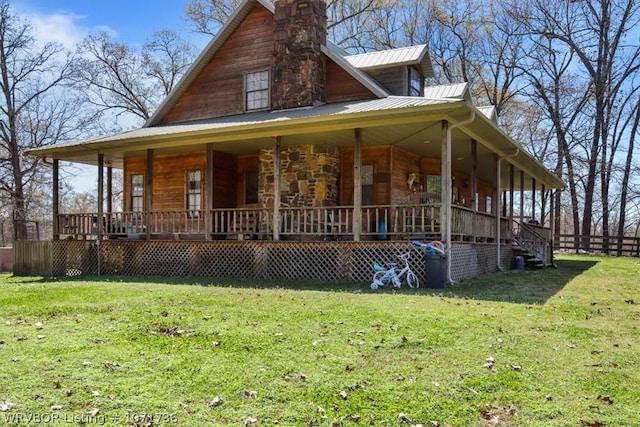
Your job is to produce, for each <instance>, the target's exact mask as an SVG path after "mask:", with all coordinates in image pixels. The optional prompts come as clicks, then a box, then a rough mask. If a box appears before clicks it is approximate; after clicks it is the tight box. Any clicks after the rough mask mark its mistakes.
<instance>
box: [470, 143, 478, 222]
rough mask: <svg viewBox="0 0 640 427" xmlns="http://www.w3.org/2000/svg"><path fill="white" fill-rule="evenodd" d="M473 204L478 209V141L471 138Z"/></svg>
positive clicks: (474, 208)
mask: <svg viewBox="0 0 640 427" xmlns="http://www.w3.org/2000/svg"><path fill="white" fill-rule="evenodd" d="M471 161H472V168H471V205H472V208H473V210H474V211H475V212H477V211H478V200H477V199H476V197H477V195H478V141H476V140H475V139H472V140H471Z"/></svg>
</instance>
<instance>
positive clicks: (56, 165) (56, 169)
mask: <svg viewBox="0 0 640 427" xmlns="http://www.w3.org/2000/svg"><path fill="white" fill-rule="evenodd" d="M52 203H53V206H52V208H53V240H59V239H60V225H59V224H58V214H59V210H60V162H59V161H58V159H53V201H52Z"/></svg>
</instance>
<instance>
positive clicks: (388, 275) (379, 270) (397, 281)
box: [371, 252, 420, 290]
mask: <svg viewBox="0 0 640 427" xmlns="http://www.w3.org/2000/svg"><path fill="white" fill-rule="evenodd" d="M410 256H411V252H407V253H404V254H401V255H398V258H400V259H401V260H402V261H403V262H404V267H402V268H400V267H399V266H398V264H397V263H395V262H392V263H389V268H386V267H384V266H382V265H380V264H379V263H378V262H377V261H375V262H374V263H373V269H374V271H375V273H374V274H373V281H372V282H371V289H373V290H376V289H378V288H379V287H381V286H389V285H393V287H394V288H399V287H401V286H402V282H403V280H404V281H405V282H406V283H407V285H408V286H409V287H410V288H417V287H419V286H420V281H419V280H418V276H416V274H415V273H414V272H413V271H412V270H411V267H409V257H410Z"/></svg>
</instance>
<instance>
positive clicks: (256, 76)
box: [244, 71, 269, 111]
mask: <svg viewBox="0 0 640 427" xmlns="http://www.w3.org/2000/svg"><path fill="white" fill-rule="evenodd" d="M244 87H245V106H246V110H247V111H259V110H266V109H267V108H269V71H258V72H256V73H247V74H245V81H244Z"/></svg>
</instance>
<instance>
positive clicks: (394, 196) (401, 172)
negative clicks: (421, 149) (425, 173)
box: [391, 147, 421, 204]
mask: <svg viewBox="0 0 640 427" xmlns="http://www.w3.org/2000/svg"><path fill="white" fill-rule="evenodd" d="M391 163H392V165H393V166H392V168H391V204H397V203H400V202H402V200H404V199H405V198H406V197H407V196H410V195H411V194H413V191H411V190H410V189H409V185H408V184H407V178H408V177H409V174H410V173H415V174H416V177H417V179H418V180H419V179H420V175H421V174H420V156H418V155H417V154H413V153H410V152H408V151H406V150H402V149H400V148H396V147H392V148H391Z"/></svg>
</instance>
